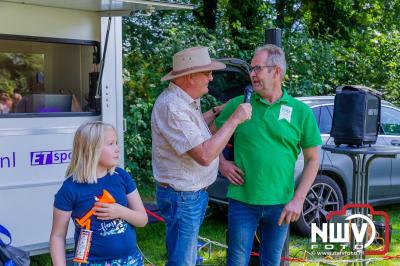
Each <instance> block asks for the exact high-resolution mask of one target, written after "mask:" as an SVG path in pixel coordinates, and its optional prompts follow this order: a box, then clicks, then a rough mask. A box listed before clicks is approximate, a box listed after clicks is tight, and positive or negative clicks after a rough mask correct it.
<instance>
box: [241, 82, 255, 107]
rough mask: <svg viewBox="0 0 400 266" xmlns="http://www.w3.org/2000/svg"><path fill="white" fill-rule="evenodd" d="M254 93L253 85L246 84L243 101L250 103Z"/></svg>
mask: <svg viewBox="0 0 400 266" xmlns="http://www.w3.org/2000/svg"><path fill="white" fill-rule="evenodd" d="M252 94H253V87H252V86H251V85H248V86H246V88H245V89H244V100H243V103H249V102H250V98H251V95H252Z"/></svg>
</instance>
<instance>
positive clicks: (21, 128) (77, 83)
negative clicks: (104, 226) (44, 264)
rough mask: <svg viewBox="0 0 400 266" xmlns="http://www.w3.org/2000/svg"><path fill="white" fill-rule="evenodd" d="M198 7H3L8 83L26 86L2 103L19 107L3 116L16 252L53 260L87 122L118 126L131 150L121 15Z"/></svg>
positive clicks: (3, 184)
mask: <svg viewBox="0 0 400 266" xmlns="http://www.w3.org/2000/svg"><path fill="white" fill-rule="evenodd" d="M192 8H193V7H192V6H191V5H183V4H177V3H171V2H163V1H142V0H23V1H19V0H7V1H3V0H0V80H1V78H2V75H4V76H3V77H5V76H7V78H9V79H12V78H13V77H15V78H16V79H18V80H17V81H16V82H15V84H16V86H17V87H15V88H13V90H11V91H9V92H8V94H7V93H6V92H5V91H4V88H2V87H1V86H0V93H1V95H0V97H3V96H4V97H9V98H11V100H12V106H9V108H8V109H4V110H2V112H0V224H1V225H3V226H5V227H6V228H8V230H9V231H10V232H11V234H12V236H13V243H12V244H13V246H16V247H20V248H22V249H24V250H27V251H29V252H30V254H31V255H35V254H41V253H46V252H48V250H49V235H50V230H51V223H52V209H53V207H52V206H53V200H54V194H55V193H56V191H57V190H58V188H59V187H60V186H61V183H62V182H63V180H64V175H65V170H66V167H67V165H68V163H69V161H70V155H71V148H72V139H73V134H74V132H75V130H76V129H77V127H78V126H79V125H80V124H82V123H83V122H85V121H95V120H102V121H106V122H109V123H111V124H113V125H115V126H116V128H117V130H118V138H119V140H120V143H121V144H120V146H121V150H123V142H122V140H123V133H124V118H123V97H122V95H123V92H122V19H121V16H125V15H129V14H131V12H132V11H135V10H155V9H192ZM107 36H108V38H107ZM107 40H108V41H107ZM28 60H29V62H30V63H29V64H28V63H27V61H28ZM21 73H23V75H22V76H21ZM98 80H100V82H98ZM0 84H1V83H0ZM15 84H14V85H15ZM10 94H12V95H10ZM4 97H3V98H4ZM121 164H123V162H121ZM72 226H73V225H72V223H70V228H69V232H68V240H67V243H69V244H70V243H72V240H73V239H72V238H73V230H72Z"/></svg>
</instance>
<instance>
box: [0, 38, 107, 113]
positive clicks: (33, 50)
mask: <svg viewBox="0 0 400 266" xmlns="http://www.w3.org/2000/svg"><path fill="white" fill-rule="evenodd" d="M2 37H3V38H2ZM6 37H7V38H4V36H1V35H0V118H4V117H27V116H35V117H38V116H80V115H98V114H99V112H100V111H99V109H100V108H96V99H95V96H96V88H97V79H98V76H99V75H98V68H99V66H98V62H99V53H98V47H99V44H98V43H97V42H94V41H73V40H69V41H65V40H59V39H49V38H47V39H37V38H30V37H16V38H14V39H13V38H10V36H6ZM62 41H64V42H62Z"/></svg>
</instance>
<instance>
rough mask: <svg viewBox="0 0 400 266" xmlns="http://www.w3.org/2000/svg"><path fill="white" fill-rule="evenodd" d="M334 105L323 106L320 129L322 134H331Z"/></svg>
mask: <svg viewBox="0 0 400 266" xmlns="http://www.w3.org/2000/svg"><path fill="white" fill-rule="evenodd" d="M332 115H333V106H332V105H329V106H321V114H320V119H319V130H320V131H321V134H330V133H331V128H332V117H333V116H332Z"/></svg>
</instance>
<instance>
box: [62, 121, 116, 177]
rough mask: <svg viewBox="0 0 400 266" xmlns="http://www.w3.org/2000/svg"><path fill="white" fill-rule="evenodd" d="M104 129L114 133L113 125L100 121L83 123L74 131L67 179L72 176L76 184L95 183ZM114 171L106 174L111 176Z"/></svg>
mask: <svg viewBox="0 0 400 266" xmlns="http://www.w3.org/2000/svg"><path fill="white" fill-rule="evenodd" d="M106 128H112V129H113V130H114V131H116V130H115V127H114V126H113V125H111V124H108V123H104V122H101V121H96V122H87V123H84V124H82V125H81V126H80V127H79V128H78V129H77V130H76V132H75V137H74V143H73V147H72V156H71V163H70V164H69V166H68V169H67V172H66V176H67V177H69V176H72V179H73V181H75V182H78V183H89V184H92V183H97V176H96V170H97V166H98V164H99V159H100V153H101V147H102V145H103V142H104V131H105V129H106ZM114 170H115V167H112V168H111V169H108V173H110V174H112V173H114Z"/></svg>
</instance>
